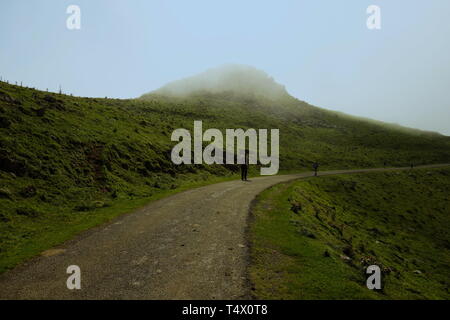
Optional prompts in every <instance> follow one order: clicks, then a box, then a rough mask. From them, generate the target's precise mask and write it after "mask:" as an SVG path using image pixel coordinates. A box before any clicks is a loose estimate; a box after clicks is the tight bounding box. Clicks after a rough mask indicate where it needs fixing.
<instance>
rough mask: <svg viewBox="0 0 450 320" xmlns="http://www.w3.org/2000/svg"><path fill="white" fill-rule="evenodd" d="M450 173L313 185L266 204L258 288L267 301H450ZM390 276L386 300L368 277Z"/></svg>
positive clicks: (257, 255) (283, 187) (255, 245)
mask: <svg viewBox="0 0 450 320" xmlns="http://www.w3.org/2000/svg"><path fill="white" fill-rule="evenodd" d="M449 188H450V168H449V167H446V168H442V169H420V170H416V169H414V170H408V171H403V172H396V171H394V172H385V173H370V174H367V173H365V174H356V175H342V176H329V177H326V176H323V177H317V178H316V177H312V178H309V179H306V180H299V181H295V182H290V183H285V184H279V185H276V186H274V187H272V188H271V189H268V190H266V191H264V192H263V193H262V194H260V195H259V198H258V201H257V202H256V205H255V207H254V208H253V210H252V211H253V216H254V219H253V223H252V226H251V228H250V238H251V243H252V248H251V257H252V259H251V264H250V271H249V272H250V278H251V281H252V283H253V289H254V290H253V294H254V295H255V297H256V298H259V299H445V300H448V299H449V298H450V289H449V288H450V282H449V277H448V275H449V272H450V234H449V233H448V226H449V223H450V216H449V207H450V197H449V194H448V190H449ZM369 265H378V266H379V267H380V269H381V270H382V276H381V282H382V290H380V291H377V290H374V291H371V290H369V289H367V287H366V279H367V277H368V275H367V274H366V268H367V267H368V266H369Z"/></svg>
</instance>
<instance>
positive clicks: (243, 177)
mask: <svg viewBox="0 0 450 320" xmlns="http://www.w3.org/2000/svg"><path fill="white" fill-rule="evenodd" d="M248 165H249V152H248V150H245V155H244V163H243V164H241V180H242V181H248V180H247V174H248Z"/></svg>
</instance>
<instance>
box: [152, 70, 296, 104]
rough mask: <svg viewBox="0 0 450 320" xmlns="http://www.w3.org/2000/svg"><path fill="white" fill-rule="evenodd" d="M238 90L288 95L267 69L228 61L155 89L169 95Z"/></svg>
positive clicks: (279, 96) (274, 96) (247, 92)
mask: <svg viewBox="0 0 450 320" xmlns="http://www.w3.org/2000/svg"><path fill="white" fill-rule="evenodd" d="M229 91H231V92H234V93H237V94H244V95H255V96H263V97H265V98H269V99H277V98H281V97H286V96H288V93H287V91H286V89H285V88H284V86H283V85H281V84H279V83H277V82H275V80H274V79H273V78H272V77H270V76H269V75H268V74H267V73H265V72H264V71H261V70H258V69H256V68H254V67H251V66H246V65H239V64H225V65H222V66H220V67H217V68H212V69H209V70H206V71H205V72H202V73H200V74H198V75H195V76H192V77H188V78H185V79H181V80H177V81H173V82H170V83H168V84H166V85H164V86H163V87H161V88H160V89H158V90H156V91H154V92H152V93H156V94H162V95H167V96H189V95H191V94H194V93H205V92H207V93H221V92H229Z"/></svg>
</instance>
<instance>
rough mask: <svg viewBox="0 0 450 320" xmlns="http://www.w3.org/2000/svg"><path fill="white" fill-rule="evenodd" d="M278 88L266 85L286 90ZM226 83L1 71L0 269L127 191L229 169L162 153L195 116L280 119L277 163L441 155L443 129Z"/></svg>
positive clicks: (131, 195) (109, 207)
mask: <svg viewBox="0 0 450 320" xmlns="http://www.w3.org/2000/svg"><path fill="white" fill-rule="evenodd" d="M258 77H259V76H258ZM231 78H233V77H231ZM229 79H230V78H228V80H227V81H231V80H229ZM249 81H250V80H249ZM252 81H253V80H252ZM271 81H272V80H270V79H268V78H267V77H266V76H261V77H260V78H259V80H254V82H252V83H258V82H261V83H264V84H265V87H264V86H263V87H264V90H263V91H264V92H270V90H269V89H268V88H267V86H269V84H270V83H272V82H271ZM250 87H254V85H253V84H252V85H249V87H248V88H250ZM199 88H201V87H199V86H197V87H196V89H199ZM280 88H282V87H281V86H279V85H274V87H273V90H272V91H273V92H284V89H280ZM203 89H204V88H203ZM231 89H233V88H226V90H213V91H210V90H195V91H192V92H191V91H188V92H184V94H183V95H175V96H174V95H168V94H162V93H163V92H161V91H158V92H154V93H151V94H147V95H145V96H143V97H142V98H140V99H130V100H118V99H99V98H79V97H71V96H67V95H61V94H54V93H48V92H42V91H37V90H32V89H28V88H23V87H18V86H13V85H9V84H6V83H3V82H1V83H0V269H4V268H6V267H11V266H12V265H14V264H15V263H17V261H20V260H21V259H23V258H26V257H29V256H31V255H33V254H36V253H37V252H39V251H40V250H42V249H44V248H45V247H48V246H51V245H54V244H55V243H57V242H60V241H62V240H64V239H66V238H69V237H70V236H71V235H73V233H75V232H78V231H79V230H82V229H83V228H87V227H90V226H93V225H95V224H97V223H100V222H102V221H105V220H107V219H109V218H111V217H112V216H114V215H117V214H119V213H122V212H125V211H128V210H130V208H131V207H132V206H131V204H130V203H132V202H130V200H133V199H134V200H133V201H137V202H133V203H135V205H136V203H141V204H142V203H144V202H145V201H148V199H149V198H150V197H156V196H159V195H161V194H163V193H166V192H173V191H174V190H177V189H179V188H182V187H186V186H190V185H192V184H193V183H202V182H204V181H211V179H216V178H217V177H220V178H221V179H224V178H229V177H231V176H232V175H233V174H234V173H236V171H237V170H238V167H237V166H232V165H223V166H221V165H213V166H206V165H192V166H183V165H182V166H176V165H174V164H173V163H172V162H171V160H170V151H171V148H172V147H173V145H174V143H173V142H171V141H170V136H171V133H172V131H173V130H174V129H176V128H187V129H189V130H191V129H192V127H193V121H194V120H203V125H204V129H206V128H210V127H213V128H219V129H225V128H244V129H245V128H267V129H271V128H279V129H280V144H281V145H280V156H281V158H280V169H281V170H284V171H299V170H309V168H310V165H311V162H312V161H319V162H320V163H321V167H322V168H352V167H372V166H382V164H383V162H385V161H386V162H387V163H388V165H407V164H409V163H410V162H414V163H416V164H420V163H441V162H448V161H449V159H450V148H449V146H450V141H449V140H450V138H449V137H444V136H440V135H437V134H430V133H425V132H421V131H416V130H411V131H403V130H398V129H396V128H392V127H389V126H383V125H380V124H378V123H370V122H368V121H366V120H362V119H357V118H352V117H348V116H345V115H341V114H339V113H334V112H330V111H325V110H322V109H319V108H316V107H313V106H310V105H308V104H307V103H304V102H301V101H298V100H297V99H294V98H292V97H290V96H289V95H287V94H281V95H279V94H275V95H273V94H271V95H269V96H267V95H264V94H261V91H260V90H256V89H255V90H253V91H251V90H250V91H249V90H247V89H246V90H244V91H245V92H242V91H239V90H231ZM254 172H256V170H254ZM37 239H40V240H39V241H38V240H37Z"/></svg>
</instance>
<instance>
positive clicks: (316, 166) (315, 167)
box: [313, 162, 319, 177]
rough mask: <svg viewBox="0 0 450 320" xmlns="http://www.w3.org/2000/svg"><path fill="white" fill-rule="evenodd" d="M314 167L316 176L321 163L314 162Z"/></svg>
mask: <svg viewBox="0 0 450 320" xmlns="http://www.w3.org/2000/svg"><path fill="white" fill-rule="evenodd" d="M313 169H314V176H315V177H317V170H319V163H318V162H314V163H313Z"/></svg>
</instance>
